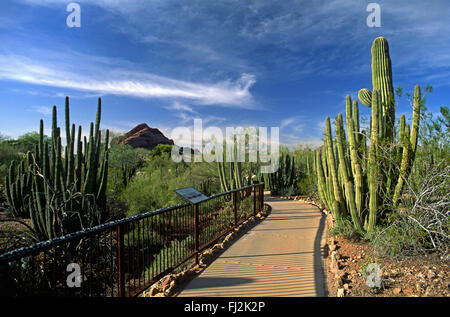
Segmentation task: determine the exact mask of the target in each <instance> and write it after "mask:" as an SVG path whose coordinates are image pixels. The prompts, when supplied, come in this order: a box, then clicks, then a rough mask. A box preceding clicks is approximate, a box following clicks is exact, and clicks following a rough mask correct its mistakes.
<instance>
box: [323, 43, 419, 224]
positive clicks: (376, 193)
mask: <svg viewBox="0 0 450 317" xmlns="http://www.w3.org/2000/svg"><path fill="white" fill-rule="evenodd" d="M372 81H373V91H370V90H368V89H362V90H360V91H359V93H358V98H359V99H360V101H361V102H362V103H363V104H364V105H366V106H368V107H370V108H371V112H372V114H371V123H370V134H369V135H368V137H370V144H369V146H368V148H367V144H366V131H361V132H360V131H359V129H360V128H359V109H358V102H357V101H356V100H355V101H353V102H352V100H351V98H350V96H347V99H346V126H347V138H346V137H345V130H344V123H343V117H342V114H338V116H337V117H336V139H335V142H333V137H332V134H331V123H330V118H329V117H327V118H326V125H325V139H324V146H323V148H321V149H318V150H317V151H316V155H315V162H314V166H315V171H316V176H317V185H318V192H319V196H320V199H321V201H322V202H323V203H324V205H325V207H326V208H327V209H329V210H330V211H331V212H332V214H333V216H334V217H335V219H337V220H339V219H342V218H345V217H348V216H349V217H350V218H351V220H352V223H353V225H354V227H355V229H357V230H359V231H364V230H365V231H371V230H373V229H374V228H375V225H376V221H377V217H378V215H379V214H380V212H381V211H382V209H383V208H385V206H388V205H389V204H391V205H393V206H396V205H397V203H398V201H399V197H400V195H401V192H402V189H403V184H404V180H405V179H406V178H407V177H408V175H409V173H410V171H411V167H412V165H413V162H414V154H415V150H416V147H417V138H418V130H419V117H420V102H421V92H420V87H419V86H418V85H416V87H415V89H414V103H413V120H412V128H411V129H410V127H409V125H407V124H405V117H404V115H403V116H401V118H400V125H399V131H398V143H397V144H395V132H396V131H395V102H394V95H393V88H392V70H391V61H390V57H389V48H388V43H387V41H386V39H385V38H383V37H380V38H377V39H375V41H374V43H373V45H372ZM385 149H388V151H389V149H395V151H394V152H395V155H394V156H393V157H389V156H388V157H387V156H386V151H385ZM382 150H383V151H382ZM398 166H400V168H398Z"/></svg>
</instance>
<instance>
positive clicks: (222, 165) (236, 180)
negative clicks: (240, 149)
mask: <svg viewBox="0 0 450 317" xmlns="http://www.w3.org/2000/svg"><path fill="white" fill-rule="evenodd" d="M223 148H224V149H226V146H224V147H223ZM225 152H226V151H224V153H223V156H222V160H219V161H218V162H217V170H218V175H219V180H220V187H221V189H222V191H224V192H227V191H230V190H232V189H236V188H241V187H242V186H244V184H245V181H244V179H243V176H242V162H239V159H238V155H237V144H236V142H234V144H233V149H232V158H231V162H227V160H226V154H225Z"/></svg>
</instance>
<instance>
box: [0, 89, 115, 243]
mask: <svg viewBox="0 0 450 317" xmlns="http://www.w3.org/2000/svg"><path fill="white" fill-rule="evenodd" d="M100 116H101V99H100V98H99V100H98V109H97V117H96V121H95V126H94V124H93V123H91V125H90V131H89V139H87V138H86V137H84V138H83V139H82V129H81V126H79V127H78V131H77V132H78V134H77V140H76V139H75V124H72V125H70V116H69V98H68V97H66V100H65V130H66V144H67V146H66V147H65V148H64V154H63V152H62V149H63V148H62V145H61V134H60V127H58V125H57V112H56V106H54V107H53V114H52V132H51V139H50V141H45V142H44V123H43V120H41V121H40V139H39V145H38V146H36V149H35V151H34V153H31V152H28V153H27V158H26V162H21V168H19V172H18V173H15V172H14V167H13V168H11V169H10V175H9V177H8V178H7V179H6V189H7V190H6V192H7V197H8V202H9V206H10V209H11V211H12V212H13V213H15V214H18V213H22V214H26V213H28V214H29V216H30V218H31V221H32V224H33V227H34V230H35V232H36V233H37V234H38V236H39V238H40V239H41V240H45V239H52V238H54V237H57V236H60V235H63V234H67V233H70V232H73V231H75V230H79V229H81V228H82V227H84V226H86V225H87V223H86V222H85V220H86V219H87V218H89V221H88V222H89V224H90V225H92V224H95V222H96V223H99V222H101V221H102V216H104V215H103V213H104V212H105V210H106V185H107V177H108V146H107V145H108V141H109V131H108V130H106V136H105V145H102V143H101V131H100ZM24 167H26V168H24ZM22 187H23V190H22V189H21V188H22ZM19 190H22V193H21V194H20V195H17V194H16V193H17V192H18V191H19ZM25 192H26V193H25ZM16 200H20V203H17V202H16ZM27 211H28V212H27ZM98 211H100V212H99V213H98ZM93 212H95V213H96V214H95V215H93V214H92V213H93ZM93 218H96V219H95V221H94V222H92V221H93V220H92V219H93Z"/></svg>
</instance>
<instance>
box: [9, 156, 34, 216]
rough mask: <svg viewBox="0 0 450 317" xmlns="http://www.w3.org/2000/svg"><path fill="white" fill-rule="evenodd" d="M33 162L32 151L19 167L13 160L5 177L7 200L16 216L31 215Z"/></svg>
mask: <svg viewBox="0 0 450 317" xmlns="http://www.w3.org/2000/svg"><path fill="white" fill-rule="evenodd" d="M31 163H32V157H31V153H27V155H26V159H24V160H22V161H21V162H20V163H19V164H18V166H17V167H16V162H15V161H12V162H11V165H10V166H9V170H8V174H7V175H6V177H5V194H6V201H7V203H8V206H9V210H10V211H11V214H12V215H13V216H14V217H22V218H29V217H30V214H29V211H28V202H29V200H30V195H31V186H32V178H31V173H30V166H31Z"/></svg>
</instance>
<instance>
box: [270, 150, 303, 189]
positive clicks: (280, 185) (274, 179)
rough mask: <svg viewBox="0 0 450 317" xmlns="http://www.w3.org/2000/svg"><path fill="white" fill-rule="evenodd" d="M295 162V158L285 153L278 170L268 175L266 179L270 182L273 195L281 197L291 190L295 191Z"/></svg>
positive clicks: (280, 159) (281, 157)
mask: <svg viewBox="0 0 450 317" xmlns="http://www.w3.org/2000/svg"><path fill="white" fill-rule="evenodd" d="M295 173H296V171H295V162H294V157H292V156H290V155H289V154H287V153H284V154H282V155H281V156H280V158H279V165H278V170H277V171H275V172H273V173H270V174H266V175H267V176H266V178H267V179H268V180H269V181H268V182H267V181H265V182H266V183H267V184H268V188H269V190H270V192H271V194H273V195H281V194H283V193H284V192H286V191H288V190H289V189H291V188H292V189H293V186H294V183H295V175H296V174H295Z"/></svg>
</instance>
